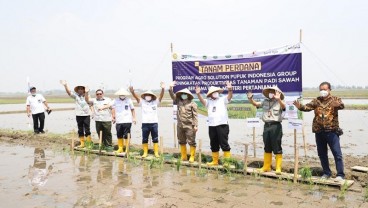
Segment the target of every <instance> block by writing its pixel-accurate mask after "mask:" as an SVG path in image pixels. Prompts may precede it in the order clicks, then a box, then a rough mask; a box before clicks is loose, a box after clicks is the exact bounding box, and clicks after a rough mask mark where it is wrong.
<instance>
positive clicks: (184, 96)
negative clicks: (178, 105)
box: [180, 94, 188, 100]
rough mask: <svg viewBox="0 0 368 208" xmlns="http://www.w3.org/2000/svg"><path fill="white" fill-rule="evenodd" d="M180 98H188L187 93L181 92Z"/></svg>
mask: <svg viewBox="0 0 368 208" xmlns="http://www.w3.org/2000/svg"><path fill="white" fill-rule="evenodd" d="M180 97H181V99H183V100H186V99H188V95H187V94H181V96H180Z"/></svg>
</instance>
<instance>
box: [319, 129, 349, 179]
mask: <svg viewBox="0 0 368 208" xmlns="http://www.w3.org/2000/svg"><path fill="white" fill-rule="evenodd" d="M316 144H317V152H318V156H319V159H320V161H321V165H322V168H323V173H324V174H326V175H329V176H331V170H330V165H329V162H328V149H327V145H328V146H329V147H330V149H331V152H332V154H333V156H334V159H335V164H336V171H337V174H336V176H341V177H343V178H344V177H345V174H344V162H343V159H342V152H341V148H340V137H339V136H337V134H336V133H335V132H319V133H316Z"/></svg>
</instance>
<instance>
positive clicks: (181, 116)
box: [169, 82, 198, 163]
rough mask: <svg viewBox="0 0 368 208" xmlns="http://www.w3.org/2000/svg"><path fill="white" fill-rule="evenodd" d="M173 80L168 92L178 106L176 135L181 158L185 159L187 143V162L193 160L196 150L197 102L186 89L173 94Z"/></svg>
mask: <svg viewBox="0 0 368 208" xmlns="http://www.w3.org/2000/svg"><path fill="white" fill-rule="evenodd" d="M174 86H175V82H173V83H172V84H171V85H170V89H169V93H170V97H171V99H173V101H174V102H175V103H176V105H177V106H178V110H177V120H178V125H177V135H178V140H179V145H180V152H181V160H182V161H186V160H187V159H188V158H187V143H188V144H189V146H190V158H189V162H191V163H192V162H194V157H195V151H196V142H195V137H196V132H197V130H198V113H197V104H196V103H195V102H194V101H193V95H192V93H191V92H190V91H189V90H188V89H187V88H185V89H182V90H180V91H178V92H176V93H175V94H174V91H173V88H174Z"/></svg>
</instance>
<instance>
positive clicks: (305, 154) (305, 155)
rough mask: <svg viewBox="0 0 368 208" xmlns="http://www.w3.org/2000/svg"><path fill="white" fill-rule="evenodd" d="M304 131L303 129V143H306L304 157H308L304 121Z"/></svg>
mask: <svg viewBox="0 0 368 208" xmlns="http://www.w3.org/2000/svg"><path fill="white" fill-rule="evenodd" d="M302 131H303V133H302V134H303V145H304V158H305V159H307V144H306V142H305V128H304V122H303V127H302Z"/></svg>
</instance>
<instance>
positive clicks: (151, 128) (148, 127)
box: [142, 123, 158, 144]
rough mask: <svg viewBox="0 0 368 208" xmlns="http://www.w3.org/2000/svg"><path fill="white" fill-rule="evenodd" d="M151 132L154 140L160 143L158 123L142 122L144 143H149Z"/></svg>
mask: <svg viewBox="0 0 368 208" xmlns="http://www.w3.org/2000/svg"><path fill="white" fill-rule="evenodd" d="M150 134H151V137H152V142H153V143H158V123H142V144H144V143H148V137H149V135H150Z"/></svg>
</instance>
